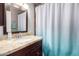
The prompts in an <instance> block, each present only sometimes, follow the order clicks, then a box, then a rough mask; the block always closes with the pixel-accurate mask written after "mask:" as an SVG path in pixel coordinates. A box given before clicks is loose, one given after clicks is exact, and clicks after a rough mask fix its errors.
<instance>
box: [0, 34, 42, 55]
mask: <svg viewBox="0 0 79 59" xmlns="http://www.w3.org/2000/svg"><path fill="white" fill-rule="evenodd" d="M27 39H28V40H27ZM41 39H42V38H41V37H38V36H34V35H28V36H24V37H23V38H22V39H17V38H12V39H7V38H6V39H3V40H0V56H6V55H9V54H11V53H13V52H16V51H18V50H20V49H22V48H24V47H27V46H29V45H31V44H33V43H35V42H37V41H39V40H41Z"/></svg>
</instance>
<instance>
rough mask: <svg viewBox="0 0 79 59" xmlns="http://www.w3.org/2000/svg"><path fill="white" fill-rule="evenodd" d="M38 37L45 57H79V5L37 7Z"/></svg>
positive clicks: (66, 4)
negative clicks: (41, 41) (40, 37)
mask: <svg viewBox="0 0 79 59" xmlns="http://www.w3.org/2000/svg"><path fill="white" fill-rule="evenodd" d="M35 10H36V35H37V36H42V37H43V53H44V55H45V56H79V4H78V3H47V4H42V5H39V6H37V7H36V9H35Z"/></svg>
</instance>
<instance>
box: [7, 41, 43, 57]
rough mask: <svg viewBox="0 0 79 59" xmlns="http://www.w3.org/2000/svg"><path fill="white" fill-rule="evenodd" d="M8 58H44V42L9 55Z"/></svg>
mask: <svg viewBox="0 0 79 59" xmlns="http://www.w3.org/2000/svg"><path fill="white" fill-rule="evenodd" d="M8 56H42V40H40V41H38V42H35V43H33V44H31V45H29V46H27V47H25V48H23V49H21V50H18V51H16V52H14V53H12V54H9V55H8Z"/></svg>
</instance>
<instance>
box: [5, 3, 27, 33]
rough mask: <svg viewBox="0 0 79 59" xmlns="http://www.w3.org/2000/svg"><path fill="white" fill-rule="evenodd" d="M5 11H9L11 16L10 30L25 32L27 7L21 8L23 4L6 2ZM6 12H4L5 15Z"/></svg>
mask: <svg viewBox="0 0 79 59" xmlns="http://www.w3.org/2000/svg"><path fill="white" fill-rule="evenodd" d="M5 11H6V12H7V11H9V13H10V15H9V16H8V17H9V18H11V32H25V31H27V26H28V25H27V20H28V17H27V9H25V8H23V6H21V5H18V4H15V3H8V4H7V3H6V4H5ZM7 15H8V14H7V13H6V16H7ZM8 17H7V18H8ZM7 20H8V19H7Z"/></svg>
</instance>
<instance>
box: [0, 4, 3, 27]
mask: <svg viewBox="0 0 79 59" xmlns="http://www.w3.org/2000/svg"><path fill="white" fill-rule="evenodd" d="M3 25H4V3H0V26H3Z"/></svg>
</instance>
